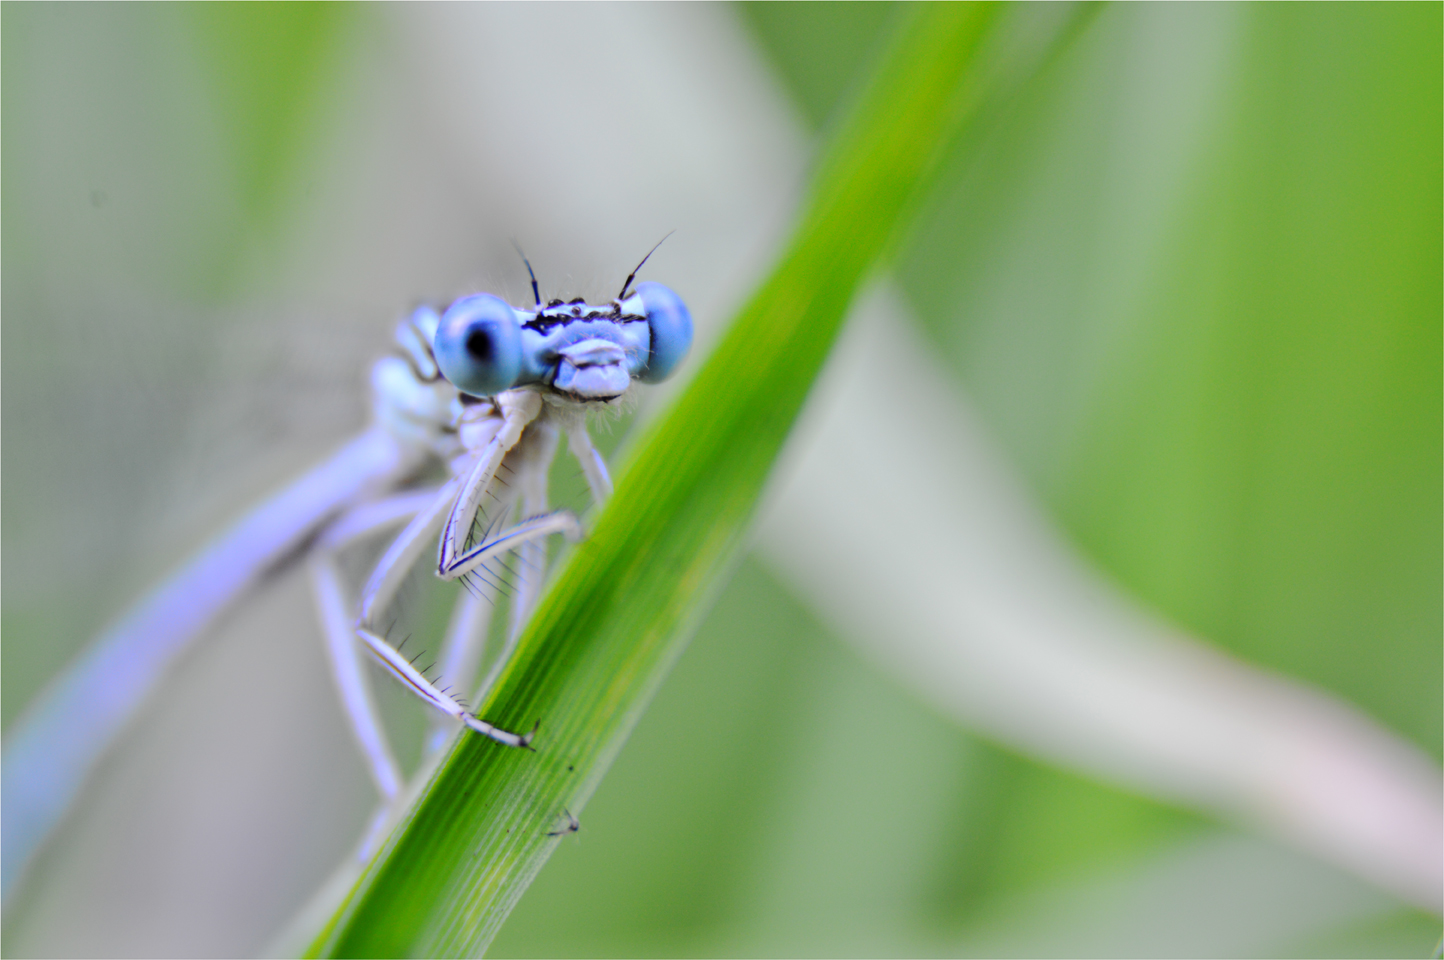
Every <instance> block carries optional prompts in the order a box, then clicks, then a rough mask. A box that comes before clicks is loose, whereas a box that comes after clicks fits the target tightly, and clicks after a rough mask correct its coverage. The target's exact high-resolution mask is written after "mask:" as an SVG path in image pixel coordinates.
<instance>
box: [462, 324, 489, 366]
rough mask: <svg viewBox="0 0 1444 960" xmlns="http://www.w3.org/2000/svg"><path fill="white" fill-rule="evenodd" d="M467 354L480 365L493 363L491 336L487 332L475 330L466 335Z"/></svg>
mask: <svg viewBox="0 0 1444 960" xmlns="http://www.w3.org/2000/svg"><path fill="white" fill-rule="evenodd" d="M466 352H467V353H469V354H471V358H472V359H473V360H475V361H477V362H478V363H490V362H491V336H490V335H488V334H487V332H486V331H485V330H473V331H471V332H470V333H468V334H467V335H466Z"/></svg>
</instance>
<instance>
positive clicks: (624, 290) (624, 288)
mask: <svg viewBox="0 0 1444 960" xmlns="http://www.w3.org/2000/svg"><path fill="white" fill-rule="evenodd" d="M676 232H677V231H676V230H668V231H667V237H670V236H671V235H672V234H674V233H676ZM667 237H663V238H662V239H661V240H658V241H657V246H656V247H653V248H652V249H650V250H648V251H647V256H646V257H643V258H642V263H646V262H647V257H650V256H651V255H652V254H654V253H656V252H657V247H660V246H661V245H662V244H664V243H666V242H667ZM642 263H639V264H637V265H636V266H635V267H633V268H632V272H631V273H629V274H627V282H626V283H624V284H622V292H621V293H619V294H617V299H618V300H625V299H627V288H628V287H630V286H631V285H632V281H633V280H635V279H637V271H638V270H641V269H642ZM538 302H540V301H538Z"/></svg>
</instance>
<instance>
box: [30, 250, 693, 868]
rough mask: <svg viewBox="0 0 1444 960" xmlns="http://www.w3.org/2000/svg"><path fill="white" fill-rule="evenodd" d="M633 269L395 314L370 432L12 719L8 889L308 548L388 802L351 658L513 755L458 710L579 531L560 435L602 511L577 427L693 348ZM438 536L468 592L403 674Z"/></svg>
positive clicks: (677, 303) (672, 306)
mask: <svg viewBox="0 0 1444 960" xmlns="http://www.w3.org/2000/svg"><path fill="white" fill-rule="evenodd" d="M654 249H655V248H654ZM647 256H648V257H650V256H651V254H650V253H649V254H648V255H647ZM646 261H647V257H643V258H642V262H641V263H639V264H638V265H637V268H636V269H634V270H633V271H632V272H631V273H630V274H628V276H627V278H626V280H625V282H624V283H623V284H622V289H621V292H620V293H619V294H618V295H617V297H616V298H615V299H614V300H611V301H610V302H607V303H604V304H588V303H586V302H585V301H584V300H582V299H580V298H578V299H574V300H560V299H554V300H551V301H550V302H548V303H546V304H543V303H542V299H541V292H540V287H539V285H538V283H537V280H536V275H535V273H534V272H533V271H532V269H531V265H530V263H527V264H526V266H527V272H528V275H529V276H530V278H531V291H532V298H533V300H534V305H533V306H532V308H530V309H526V308H517V307H512V306H510V305H508V304H507V303H506V302H505V301H503V300H501V299H500V298H498V297H495V296H492V295H491V294H486V293H481V294H475V295H472V296H467V297H462V298H461V299H459V300H457V301H455V302H454V303H452V304H451V305H450V306H449V307H447V308H446V309H445V311H443V312H438V311H436V310H435V309H433V308H431V307H421V308H420V309H418V310H416V311H415V312H414V313H412V314H411V315H410V316H409V317H407V318H406V319H404V320H403V321H402V322H401V323H400V325H399V326H398V327H397V331H396V350H395V351H394V352H393V354H391V355H389V356H386V357H383V358H382V359H381V360H379V361H378V362H377V363H376V364H375V366H374V367H373V369H372V377H371V386H372V405H373V423H372V425H371V427H370V428H368V429H367V430H366V431H365V432H363V433H362V434H361V435H360V436H358V437H357V438H356V439H354V440H352V441H351V442H350V443H348V444H346V445H345V446H344V447H343V448H342V449H341V450H340V451H339V452H337V453H336V454H335V455H334V456H333V457H332V458H331V459H330V460H328V461H327V462H325V463H323V464H322V465H320V466H319V467H317V468H315V469H314V470H312V471H311V472H310V473H308V474H306V475H304V476H303V477H301V478H300V479H299V480H297V481H296V482H295V483H294V484H292V485H291V486H290V487H288V488H286V489H285V490H284V491H282V492H281V493H279V494H277V495H276V496H275V497H273V498H271V499H270V500H268V501H266V502H265V503H263V504H261V505H260V506H258V507H257V508H256V509H254V510H253V511H251V513H250V514H248V515H247V516H246V517H245V518H244V519H242V520H241V521H240V522H239V523H238V524H236V526H234V527H233V528H232V529H231V530H230V531H229V532H227V533H226V534H224V535H223V536H222V537H220V538H219V539H218V540H217V541H215V542H214V543H213V544H212V545H211V546H209V547H208V548H207V549H206V550H204V551H202V553H201V554H200V555H198V556H197V557H195V558H194V559H193V560H192V561H190V562H189V563H187V564H185V565H184V566H182V567H181V569H179V570H178V571H177V572H176V573H175V574H174V575H173V576H172V577H171V578H170V579H169V580H167V581H166V582H165V583H164V584H163V585H162V586H160V587H159V588H157V589H156V590H155V591H154V592H152V593H151V594H150V595H149V596H148V597H146V598H145V599H143V600H142V601H141V602H140V603H138V604H137V605H136V606H135V607H134V608H132V609H131V611H130V612H129V613H127V614H126V615H125V616H124V617H122V618H121V619H120V620H119V621H117V622H116V624H115V625H114V626H113V627H111V629H110V630H108V631H107V632H106V633H105V634H104V635H102V636H101V637H100V638H99V639H98V640H97V641H96V642H95V643H94V644H92V645H91V646H90V647H89V648H88V649H87V651H86V652H85V653H84V654H83V655H82V656H81V657H80V658H79V659H78V660H77V662H76V663H75V664H73V665H72V666H71V667H70V668H69V669H68V670H67V671H66V672H65V673H64V674H63V675H62V676H61V677H60V678H59V679H58V680H57V681H55V682H54V683H52V684H51V686H50V687H49V688H48V689H47V690H46V691H45V692H44V693H43V694H42V695H41V697H40V698H38V699H37V701H36V702H35V703H34V704H33V705H32V706H31V707H30V708H29V710H28V711H27V712H26V714H25V715H24V716H23V717H22V718H21V719H20V720H19V721H17V723H16V728H15V732H14V734H13V735H12V736H11V737H10V738H9V740H8V742H7V743H6V747H5V752H4V770H3V790H4V797H3V806H4V820H3V825H4V835H3V857H4V886H5V891H6V893H7V894H8V892H9V891H10V889H11V887H12V885H13V882H14V881H15V880H16V879H18V877H19V875H20V873H21V871H22V870H23V868H24V866H25V865H26V863H27V862H28V861H29V860H30V859H31V857H32V856H33V854H34V853H35V851H36V850H37V849H38V847H39V845H40V844H41V842H42V841H43V840H44V838H45V836H46V835H47V834H48V833H49V832H50V830H51V829H52V828H53V827H54V826H55V824H56V822H57V821H58V820H59V819H60V818H61V816H63V814H64V812H65V810H66V808H67V807H68V806H69V805H70V803H71V801H72V800H73V799H74V797H75V796H76V795H77V794H78V793H79V791H80V789H81V787H82V786H83V784H84V782H85V779H86V776H87V774H88V773H89V771H90V769H91V768H92V767H93V765H94V764H95V762H96V760H97V759H98V758H99V757H100V755H101V754H102V753H103V752H104V751H105V749H106V747H107V745H108V744H109V743H110V742H111V741H112V740H113V739H114V737H115V736H116V734H117V733H118V731H119V729H120V728H121V727H122V726H123V725H124V724H125V723H126V721H127V720H128V719H130V717H131V716H132V715H133V714H134V713H135V711H136V710H137V708H138V707H139V706H140V705H141V704H142V703H143V702H144V701H145V699H146V697H147V696H148V694H149V693H150V692H151V690H152V689H153V688H154V686H155V685H156V683H157V682H158V681H159V679H160V678H161V676H162V675H163V673H164V672H165V670H166V668H167V667H168V666H169V665H170V663H171V662H172V661H173V660H174V659H175V657H176V656H177V655H178V654H179V653H180V652H181V651H182V650H183V649H184V648H185V647H186V645H187V644H188V643H189V642H190V641H191V640H192V639H193V638H194V637H195V636H196V635H197V634H199V633H200V632H201V631H202V630H203V629H204V628H205V626H206V625H207V624H208V623H210V622H211V621H212V620H213V619H214V618H215V617H216V616H217V615H218V614H219V613H220V612H221V611H223V610H224V609H225V608H226V607H228V606H229V605H230V604H231V603H232V602H233V601H235V600H236V599H237V598H238V597H240V596H241V595H242V594H243V593H244V592H245V590H246V589H247V588H248V587H249V586H251V585H253V584H254V583H255V582H256V581H257V580H259V579H260V578H261V577H263V576H264V575H266V574H267V573H268V572H270V571H272V570H274V569H275V568H276V567H277V566H278V565H280V564H282V563H285V562H286V561H287V560H289V559H291V558H293V557H294V556H296V555H297V553H298V551H300V550H302V549H306V550H308V551H309V556H310V569H311V574H312V578H313V582H314V586H315V593H316V599H317V606H318V609H319V612H320V619H321V623H322V626H323V628H324V633H325V637H326V645H327V651H328V654H329V656H330V660H331V664H332V667H333V672H334V675H335V678H336V684H337V687H338V689H339V691H340V694H341V700H342V704H343V707H344V709H345V712H346V714H347V716H348V718H349V720H350V722H351V725H352V728H353V730H354V731H355V734H356V738H357V740H358V742H359V744H360V746H361V750H362V753H363V755H364V756H365V759H366V762H367V766H368V768H369V770H370V772H371V776H372V779H373V780H374V781H375V784H376V787H377V790H378V791H379V792H380V794H381V796H382V798H383V800H384V801H385V802H386V803H387V804H390V803H391V802H392V801H394V800H395V798H396V797H397V796H398V795H399V794H400V793H401V790H402V787H403V777H402V774H401V769H400V767H399V765H398V764H397V762H396V760H395V758H394V755H393V752H392V750H391V747H390V745H389V743H388V741H387V738H386V735H385V733H384V730H383V728H382V724H381V721H380V718H379V715H378V713H377V710H376V707H375V704H374V702H373V698H372V694H371V688H370V685H369V681H368V679H367V674H366V670H365V664H364V657H363V651H365V652H369V653H370V654H371V655H372V656H373V657H375V658H376V659H377V660H379V661H380V662H381V663H382V664H383V665H385V667H386V668H387V669H388V670H389V671H390V672H391V673H392V674H393V675H395V676H396V677H397V678H398V679H399V680H400V681H401V682H402V684H403V685H404V686H405V687H406V688H407V689H409V690H410V691H411V692H412V693H414V694H415V695H416V696H418V697H419V698H421V699H422V700H423V701H425V702H426V703H427V704H429V705H430V706H431V707H433V708H435V709H436V710H437V711H439V713H440V714H445V715H447V716H450V717H452V718H455V719H456V720H458V721H460V722H461V723H462V724H464V725H465V726H467V727H469V728H471V729H473V730H475V731H477V732H479V733H481V734H483V735H484V736H487V737H490V738H491V739H493V740H495V741H497V742H499V743H502V744H506V745H509V746H514V747H528V746H529V745H530V743H531V740H532V738H533V736H534V734H535V732H536V730H535V728H534V729H533V730H531V731H528V732H513V731H507V730H502V729H499V728H497V727H495V726H493V725H491V724H489V723H487V722H486V721H485V720H484V719H482V718H481V717H478V716H476V715H475V714H474V713H473V712H472V710H471V707H470V705H469V702H480V697H481V696H483V695H484V694H485V691H486V690H487V689H488V688H489V687H490V685H491V684H492V683H493V681H494V680H495V679H496V677H497V675H498V674H499V672H500V670H501V669H502V668H503V667H504V666H505V664H506V662H507V659H508V657H509V656H510V653H511V650H512V648H513V646H514V644H515V642H516V640H517V639H518V637H519V635H520V632H521V628H522V626H523V625H524V623H525V621H526V619H527V617H528V615H529V614H530V612H531V610H532V608H533V607H534V606H535V604H536V601H537V598H538V594H539V591H540V587H541V581H542V572H543V569H544V567H545V560H546V553H545V548H544V543H543V541H544V540H545V538H546V537H548V536H551V535H552V534H562V535H563V536H565V537H567V538H569V539H572V540H575V539H577V538H578V537H579V536H580V535H581V526H580V522H579V520H578V518H577V517H576V515H575V514H574V513H572V512H570V511H568V510H551V509H550V507H549V504H548V498H547V473H548V470H549V467H550V465H551V462H552V460H553V459H554V458H555V455H556V452H557V447H558V445H559V443H560V437H561V434H563V433H564V434H565V435H566V438H567V446H568V448H569V450H570V452H571V454H572V455H573V456H574V457H575V458H576V460H577V462H578V463H579V464H580V466H581V470H582V473H583V475H584V476H585V478H586V482H587V485H588V487H589V488H590V490H591V494H592V498H593V500H594V501H595V502H597V503H601V502H603V501H605V500H606V499H607V497H608V496H609V495H610V493H611V489H612V484H611V479H610V477H609V475H608V473H607V468H606V464H605V462H604V461H603V459H602V457H601V455H600V454H599V453H598V452H597V450H596V448H595V447H594V446H593V445H592V442H591V439H590V436H589V435H588V433H587V427H586V418H587V414H588V413H589V412H590V411H592V410H596V409H600V408H605V407H611V406H615V405H617V404H619V403H621V402H623V401H624V398H625V397H626V396H627V394H628V393H629V392H630V391H631V389H632V385H633V383H634V382H636V381H642V382H645V383H655V382H658V381H661V380H663V379H665V378H666V377H668V376H669V375H670V374H671V373H672V372H673V371H674V370H675V369H676V367H677V365H678V364H679V363H680V362H681V361H682V359H683V358H684V357H685V356H686V354H687V352H688V350H689V348H690V346H691V342H692V320H691V316H690V314H689V313H688V311H687V308H686V306H685V305H684V304H683V302H682V300H681V298H679V297H678V296H677V295H676V294H675V293H673V292H672V291H671V290H669V289H668V288H667V287H664V286H662V285H661V284H658V283H651V282H642V283H638V284H636V285H635V286H634V285H633V281H634V280H635V278H636V275H637V272H638V271H639V270H640V269H641V267H642V265H643V264H645V263H646ZM523 262H524V263H525V262H526V261H525V258H523ZM438 464H441V465H443V466H444V467H445V469H446V471H447V472H448V473H449V475H450V479H448V480H447V481H446V482H445V483H442V484H441V485H440V486H427V485H425V484H424V482H422V481H420V480H419V479H418V478H421V477H424V476H426V475H427V474H428V473H429V472H432V473H434V471H435V469H436V466H437V465H438ZM398 528H400V533H399V534H396V535H395V539H394V540H393V541H392V542H391V544H390V546H389V547H388V548H387V549H386V550H385V552H384V553H383V554H382V556H381V559H380V560H379V562H378V563H377V564H376V566H375V568H374V570H373V571H372V573H371V575H370V578H369V579H368V580H367V581H366V584H365V586H364V588H363V589H362V590H361V592H360V595H359V597H358V598H355V599H353V598H351V597H350V596H348V594H347V590H346V588H345V585H344V582H343V578H342V576H341V574H340V571H339V558H340V556H341V554H342V553H343V552H344V551H346V550H347V549H349V548H351V547H353V546H355V545H357V544H360V543H362V542H364V541H367V540H372V539H374V538H378V537H383V536H386V535H388V534H393V533H394V532H395V531H396V530H397V529H398ZM435 542H439V547H438V559H437V565H436V573H437V575H438V576H439V577H441V578H442V579H445V580H462V581H464V582H466V581H474V582H473V583H472V586H473V589H470V590H467V591H463V592H462V594H461V596H460V598H459V600H458V601H457V609H456V611H455V613H454V614H453V616H452V619H451V625H450V627H449V628H448V630H447V636H446V638H445V640H444V642H443V643H442V644H441V647H440V650H439V655H438V656H437V657H436V658H435V660H434V662H431V663H426V662H420V663H419V665H418V661H417V659H416V655H415V654H414V653H413V654H411V655H408V653H407V652H406V650H405V649H404V648H398V646H397V645H393V642H392V640H391V639H390V638H388V637H387V635H386V634H387V630H386V626H387V618H388V616H389V611H390V609H391V607H392V606H393V605H394V601H395V598H396V594H397V591H398V589H399V588H400V586H401V585H402V583H403V582H404V580H405V579H406V577H407V575H408V573H409V572H410V570H411V569H412V568H413V566H414V565H415V564H416V562H417V561H418V560H419V559H420V558H421V556H422V554H423V553H425V551H426V549H427V547H428V545H429V544H431V543H435ZM508 554H511V555H513V556H515V557H516V558H517V559H518V561H519V564H520V565H521V567H522V568H524V569H525V570H526V571H527V572H526V573H525V575H523V576H520V577H515V578H512V583H511V587H512V590H513V593H512V597H511V603H510V612H511V618H510V624H509V629H508V631H507V634H506V636H507V641H506V646H505V648H504V649H503V650H502V651H501V653H500V655H498V656H496V657H495V658H493V661H492V667H491V669H490V670H489V671H488V673H487V676H486V677H485V678H484V679H483V680H482V681H481V682H480V683H479V684H478V685H477V686H476V687H475V688H473V689H475V690H476V691H477V692H476V693H475V695H474V696H475V698H476V699H475V700H474V701H468V699H467V697H466V696H465V695H464V694H465V690H464V689H462V690H459V689H457V688H456V687H455V686H451V685H448V678H450V680H451V682H452V683H458V682H460V683H464V682H465V681H461V680H459V679H458V678H464V677H470V676H471V675H472V674H474V673H475V672H476V669H477V664H478V662H479V660H480V654H481V649H480V648H481V643H482V640H483V637H484V635H485V633H486V628H487V624H488V621H489V607H488V602H489V601H488V600H487V599H486V598H485V596H484V594H485V591H484V590H482V589H476V587H478V586H480V585H484V584H486V583H489V582H492V581H493V578H495V577H496V576H497V574H498V571H497V569H496V567H495V566H494V565H495V564H496V563H497V562H499V561H501V560H502V559H503V558H504V557H505V556H506V555H508ZM383 809H384V808H383Z"/></svg>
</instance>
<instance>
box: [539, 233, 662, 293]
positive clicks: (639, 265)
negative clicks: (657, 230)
mask: <svg viewBox="0 0 1444 960" xmlns="http://www.w3.org/2000/svg"><path fill="white" fill-rule="evenodd" d="M662 239H663V240H665V239H667V238H666V237H663V238H662ZM511 245H512V246H513V247H516V255H517V256H519V257H521V262H522V263H524V264H526V272H527V274H528V275H529V276H530V277H531V295H532V299H533V300H535V301H536V305H537V306H538V307H540V306H541V291H540V290H538V289H537V285H536V274H535V273H533V272H532V269H531V261H530V260H528V259H527V258H526V254H524V253H522V252H521V244H519V243H517V242H516V241H515V240H513V241H512V242H511ZM652 249H653V250H655V249H656V247H653V248H652ZM648 256H651V254H648ZM645 262H646V261H645V260H644V261H643V263H645ZM641 265H642V264H640V263H639V264H637V266H638V267H639V268H640V267H641ZM628 282H630V280H629V281H628Z"/></svg>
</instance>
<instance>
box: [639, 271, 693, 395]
mask: <svg viewBox="0 0 1444 960" xmlns="http://www.w3.org/2000/svg"><path fill="white" fill-rule="evenodd" d="M637 293H638V294H640V295H641V297H642V304H643V306H645V307H646V308H647V326H648V327H650V328H651V330H652V348H651V351H650V352H649V354H648V356H647V368H646V369H645V370H643V371H642V373H641V375H640V377H639V378H638V379H640V380H642V381H644V382H646V383H660V382H662V381H663V380H665V379H667V378H668V377H669V376H671V374H672V371H673V370H675V369H676V367H677V364H679V363H681V362H682V359H683V358H684V357H686V356H687V351H688V350H690V349H692V314H690V313H688V312H687V305H686V304H685V303H683V302H682V298H681V297H679V296H677V295H676V294H675V293H673V292H672V291H671V290H668V289H667V288H666V287H664V286H662V285H661V284H660V283H653V282H651V281H650V280H648V281H645V282H643V283H639V284H637Z"/></svg>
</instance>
